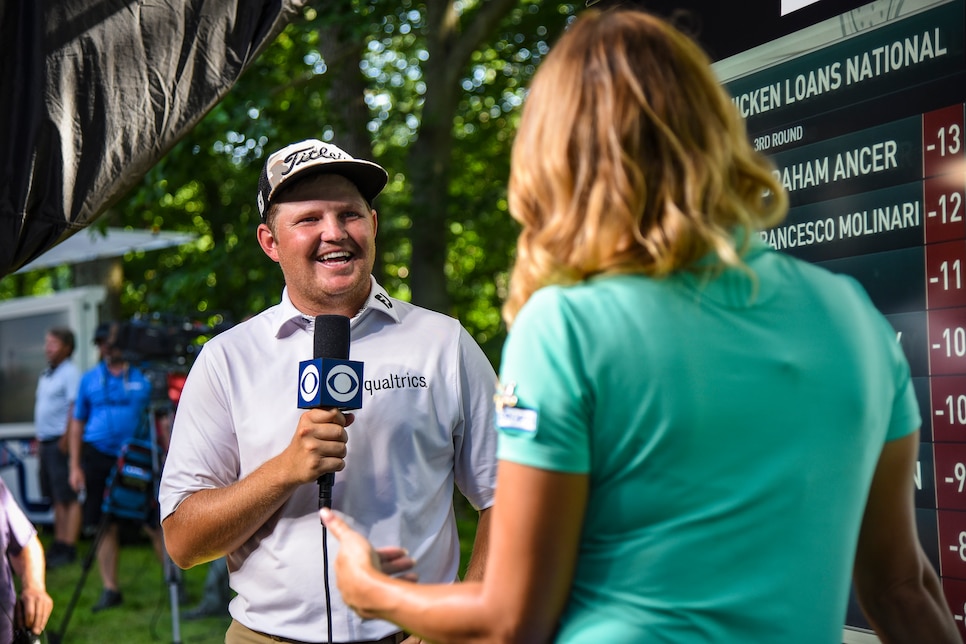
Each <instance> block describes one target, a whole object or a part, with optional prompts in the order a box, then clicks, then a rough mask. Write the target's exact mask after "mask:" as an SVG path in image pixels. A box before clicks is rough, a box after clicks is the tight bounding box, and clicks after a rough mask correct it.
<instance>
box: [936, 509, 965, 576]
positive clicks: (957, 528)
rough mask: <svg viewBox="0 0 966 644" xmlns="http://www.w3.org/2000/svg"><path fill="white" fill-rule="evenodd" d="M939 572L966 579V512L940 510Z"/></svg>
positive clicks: (938, 514)
mask: <svg viewBox="0 0 966 644" xmlns="http://www.w3.org/2000/svg"><path fill="white" fill-rule="evenodd" d="M936 519H937V521H938V523H939V568H940V570H939V574H940V575H941V576H943V577H952V578H954V579H962V580H966V512H959V511H956V510H939V511H938V512H936Z"/></svg>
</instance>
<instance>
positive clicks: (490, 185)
mask: <svg viewBox="0 0 966 644" xmlns="http://www.w3.org/2000/svg"><path fill="white" fill-rule="evenodd" d="M578 6H583V3H581V4H580V5H570V4H560V3H556V2H541V1H539V0H422V1H417V0H392V1H390V0H352V1H351V2H345V3H322V2H317V3H314V4H312V5H310V6H309V7H308V8H306V10H305V12H304V16H303V19H302V20H299V21H296V22H295V23H293V24H291V25H289V26H288V27H287V28H286V29H285V31H284V32H283V33H282V34H281V35H280V36H279V37H278V39H277V40H276V41H275V42H274V43H272V44H271V45H270V46H269V47H268V48H266V50H265V51H264V52H263V53H262V54H261V55H260V56H259V57H258V59H257V60H256V61H255V62H254V64H253V65H252V67H250V68H249V69H248V70H247V71H246V72H245V73H244V74H243V75H242V77H241V78H240V79H239V82H238V83H237V84H236V86H235V87H234V88H233V89H232V91H231V92H230V93H229V94H228V95H227V96H226V98H225V99H224V100H222V101H221V102H220V103H219V104H218V105H217V106H216V107H215V108H214V109H212V111H211V112H210V113H209V114H208V115H207V116H206V117H205V118H204V119H203V120H202V121H201V122H200V123H199V124H198V125H197V126H196V127H195V128H194V129H193V130H192V131H191V132H190V133H189V135H188V136H186V137H185V138H184V139H183V140H182V141H180V142H179V143H178V145H177V146H175V147H174V148H173V149H172V150H171V151H170V152H169V153H168V154H167V155H166V156H165V157H164V158H163V159H161V160H160V161H159V162H158V163H157V165H155V166H154V168H152V170H151V171H150V172H149V173H148V174H147V175H146V176H145V177H144V180H143V181H142V182H141V184H140V185H139V186H137V187H136V188H135V189H134V190H133V191H132V192H131V193H130V194H129V195H128V196H127V197H126V198H124V199H123V200H121V201H120V202H119V203H118V204H116V205H115V206H114V207H113V208H112V210H111V211H110V212H109V213H107V214H106V216H104V217H102V218H101V219H102V221H100V222H98V225H100V226H103V225H106V223H107V222H109V223H110V225H113V226H118V225H120V226H127V227H131V228H134V229H145V228H155V229H163V230H178V231H188V232H192V233H194V234H195V235H197V238H196V240H195V241H194V242H193V243H191V244H189V245H187V246H184V247H181V248H177V249H169V250H164V251H152V252H149V253H140V254H132V255H131V256H128V257H126V258H125V262H124V273H125V286H124V289H123V292H122V295H121V298H122V302H121V310H122V312H123V313H124V314H125V315H133V314H135V313H149V312H165V313H172V314H175V315H184V316H186V317H190V318H193V319H197V320H201V321H205V322H209V323H211V322H214V321H217V317H218V316H221V315H223V316H224V317H225V318H226V319H227V320H228V321H230V322H231V321H239V320H241V319H242V318H244V317H245V316H247V315H249V314H251V313H254V312H256V311H258V310H260V309H262V308H264V307H266V306H269V305H271V304H273V303H275V302H277V301H278V298H279V295H280V292H281V289H282V287H283V283H282V276H281V272H280V271H279V270H278V267H277V266H276V265H275V264H274V263H273V262H271V260H269V259H268V258H267V257H265V256H264V254H263V253H262V251H261V250H260V248H259V247H258V245H257V243H256V241H255V237H254V235H255V228H256V227H257V225H258V212H257V208H256V205H255V187H256V185H257V180H258V174H259V172H260V170H261V165H262V163H263V161H264V156H265V154H266V153H267V152H269V151H271V150H273V149H275V148H277V147H279V146H281V145H284V144H286V143H289V142H292V141H296V140H299V139H303V138H308V137H317V138H321V139H323V140H329V141H332V142H334V143H336V144H338V145H341V146H343V147H345V148H346V149H347V150H349V151H350V152H351V153H353V154H356V155H359V156H370V157H371V158H374V159H375V160H377V161H378V162H379V163H381V164H382V165H383V166H385V167H386V168H387V169H388V170H389V173H390V182H389V185H388V186H387V188H386V190H385V192H384V193H383V195H381V196H380V197H379V199H378V200H377V202H376V204H375V205H376V208H377V209H378V211H379V216H380V219H379V238H378V241H377V244H378V248H379V251H380V261H379V263H378V265H377V271H378V272H379V275H378V277H379V279H380V281H382V282H383V283H384V284H385V285H386V287H387V288H388V289H389V290H390V292H391V293H393V294H394V295H396V296H398V297H401V298H403V299H410V300H413V301H415V302H417V303H421V304H425V305H428V306H431V307H432V308H436V309H438V310H442V311H445V312H447V313H450V314H453V315H456V316H458V317H459V318H460V319H461V320H463V321H464V323H465V324H466V325H467V327H468V328H469V330H470V331H471V333H473V334H474V335H475V337H476V338H477V340H478V341H480V342H481V344H483V346H484V348H486V349H487V351H488V353H489V354H490V356H491V357H492V358H493V359H494V360H495V358H496V356H497V355H498V350H499V346H500V344H501V343H502V339H503V331H502V325H501V322H500V313H499V306H500V303H501V300H502V296H503V295H504V293H505V287H506V280H507V273H508V269H509V265H510V262H511V261H512V253H513V246H514V242H515V239H516V234H517V227H516V225H515V224H514V223H513V221H512V220H511V219H510V217H509V215H508V212H507V204H506V181H507V177H508V174H509V157H510V145H511V143H512V140H513V133H514V131H515V129H516V123H517V120H518V117H519V111H520V107H521V105H522V103H523V100H524V96H525V88H526V87H527V85H528V84H529V81H530V79H531V77H532V75H533V73H534V71H535V69H536V66H537V65H538V64H539V61H540V59H541V58H542V56H544V55H545V53H546V52H547V51H548V49H549V45H550V43H552V41H553V40H554V39H555V37H556V36H557V34H559V33H560V32H561V31H562V29H563V28H564V27H565V25H566V24H567V22H568V21H569V19H570V18H571V17H572V16H573V15H574V13H575V12H576V10H577V8H578ZM365 147H368V148H369V149H362V148H365ZM30 279H31V284H40V287H41V288H51V285H54V287H57V285H60V286H59V287H63V281H64V280H63V277H62V276H61V277H57V276H56V275H53V274H51V275H50V276H48V277H42V276H41V277H31V278H30Z"/></svg>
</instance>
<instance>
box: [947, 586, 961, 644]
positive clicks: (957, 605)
mask: <svg viewBox="0 0 966 644" xmlns="http://www.w3.org/2000/svg"><path fill="white" fill-rule="evenodd" d="M942 586H943V595H945V596H946V603H947V604H949V609H950V610H951V611H952V613H953V618H954V619H955V620H956V626H958V627H959V636H960V637H962V638H964V641H966V625H964V624H966V581H960V580H959V579H943V580H942Z"/></svg>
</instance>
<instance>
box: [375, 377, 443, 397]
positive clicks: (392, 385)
mask: <svg viewBox="0 0 966 644" xmlns="http://www.w3.org/2000/svg"><path fill="white" fill-rule="evenodd" d="M428 386H429V383H428V381H427V380H426V376H419V375H413V374H411V373H408V372H407V373H405V374H402V375H400V374H395V373H393V374H389V375H388V376H387V377H385V378H375V379H373V380H366V381H365V382H364V383H363V388H364V389H365V390H366V392H367V393H369V394H370V395H371V394H373V393H374V392H376V391H384V390H387V389H425V388H426V387H428Z"/></svg>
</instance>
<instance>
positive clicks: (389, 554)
mask: <svg viewBox="0 0 966 644" xmlns="http://www.w3.org/2000/svg"><path fill="white" fill-rule="evenodd" d="M319 517H320V518H321V519H322V524H323V525H325V527H326V529H327V530H328V531H329V533H330V534H331V535H332V536H333V537H335V538H336V539H338V540H339V556H338V558H337V559H336V562H335V575H336V583H337V584H338V585H339V592H341V593H342V599H343V600H345V603H346V605H347V606H349V607H350V608H351V609H352V610H354V611H355V612H357V613H358V614H359V615H360V616H362V617H365V618H372V617H378V616H379V614H378V612H375V611H376V609H377V607H378V606H379V603H380V602H379V598H380V597H381V594H380V591H379V585H380V584H381V583H384V582H385V581H386V579H385V576H386V575H394V576H399V578H401V579H405V580H407V581H416V580H417V575H416V573H415V572H411V570H412V568H413V567H414V566H415V565H416V561H415V559H413V558H412V557H410V556H409V553H408V552H407V551H406V549H405V548H400V547H398V546H389V547H385V548H373V547H372V544H370V543H369V542H368V541H367V540H366V538H365V537H363V536H362V535H361V534H359V533H358V532H356V531H355V530H353V529H352V528H350V527H349V524H347V523H346V522H345V520H343V519H342V518H341V517H340V516H339V515H337V514H336V513H335V512H333V511H332V510H330V509H328V508H322V509H321V510H319Z"/></svg>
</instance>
